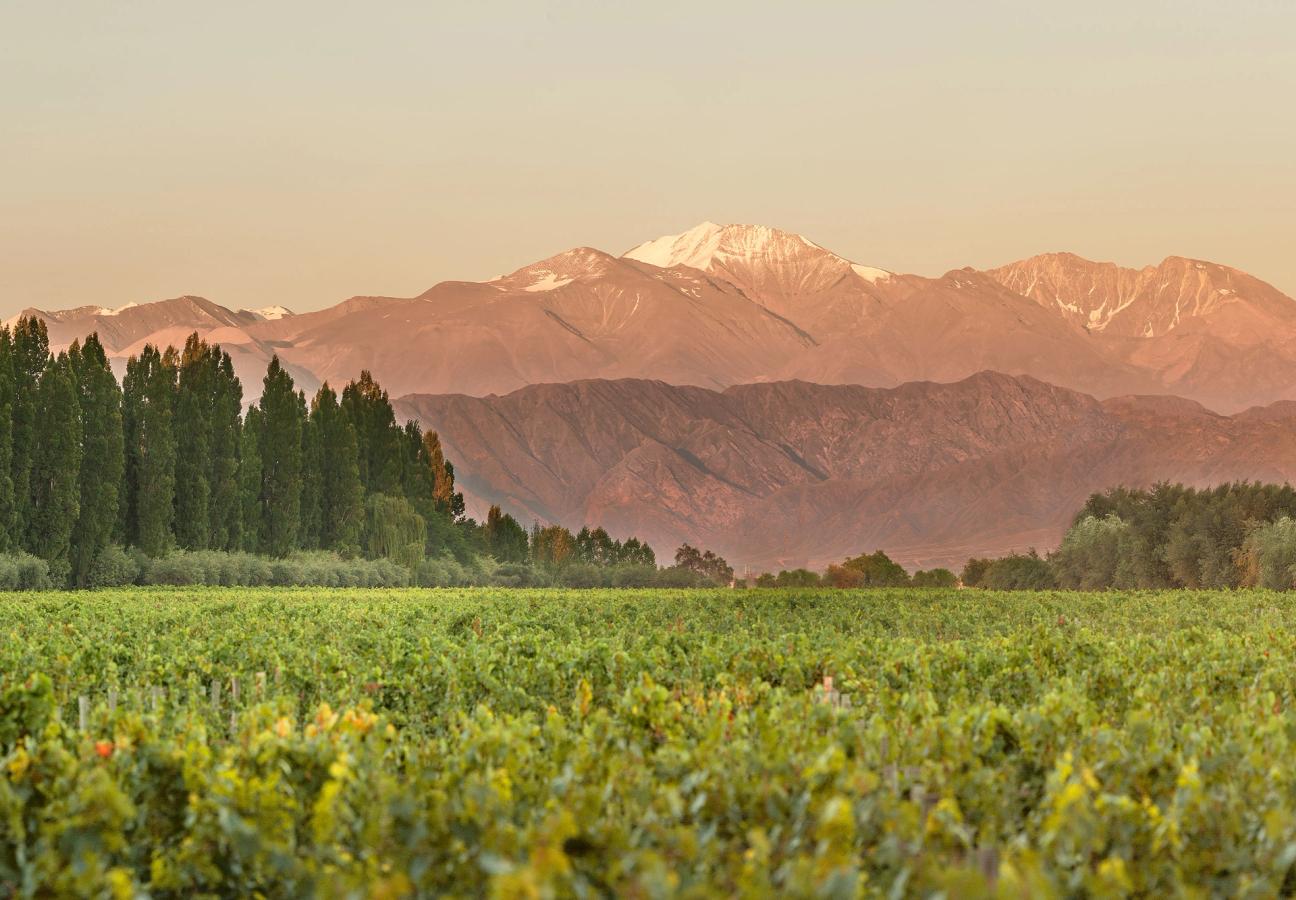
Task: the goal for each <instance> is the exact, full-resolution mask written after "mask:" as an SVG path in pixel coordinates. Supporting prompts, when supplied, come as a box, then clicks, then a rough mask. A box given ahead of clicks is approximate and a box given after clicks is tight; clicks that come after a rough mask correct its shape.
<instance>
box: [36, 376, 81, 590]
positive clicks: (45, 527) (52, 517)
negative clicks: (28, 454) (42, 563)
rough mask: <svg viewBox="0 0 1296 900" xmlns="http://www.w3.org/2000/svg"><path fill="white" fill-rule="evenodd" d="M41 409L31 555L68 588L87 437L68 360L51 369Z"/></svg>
mask: <svg viewBox="0 0 1296 900" xmlns="http://www.w3.org/2000/svg"><path fill="white" fill-rule="evenodd" d="M35 409H36V429H35V433H34V435H33V437H34V440H33V441H32V466H31V472H30V479H29V486H30V490H31V517H30V522H29V526H28V537H27V549H28V550H30V551H31V552H32V553H34V554H35V555H37V556H39V557H41V558H42V559H44V560H46V561H47V562H48V563H49V567H50V577H51V578H53V579H54V581H55V583H56V584H64V583H66V582H67V580H68V575H69V574H70V572H71V562H70V554H71V547H72V530H73V528H74V527H75V525H76V522H77V515H78V512H79V510H80V496H81V494H80V475H81V437H82V435H81V405H80V401H79V400H78V399H77V387H76V376H75V375H74V374H73V372H72V366H71V364H70V363H69V361H68V357H67V354H60V355H59V357H58V359H56V360H51V361H50V362H49V363H48V365H46V367H45V373H44V374H43V375H42V376H41V379H40V384H39V385H38V387H37V390H36V403H35Z"/></svg>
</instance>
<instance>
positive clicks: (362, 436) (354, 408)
mask: <svg viewBox="0 0 1296 900" xmlns="http://www.w3.org/2000/svg"><path fill="white" fill-rule="evenodd" d="M342 411H343V413H344V414H345V415H346V417H347V421H348V422H350V423H351V427H352V428H354V429H355V433H356V449H357V451H358V452H359V462H360V483H361V484H362V485H364V489H365V492H366V493H369V494H392V495H395V494H398V493H400V491H401V471H402V468H403V460H402V448H401V442H400V436H401V431H400V428H399V427H398V426H397V425H396V413H395V412H394V411H393V410H392V405H391V401H390V400H389V399H388V397H387V392H386V391H384V390H383V389H382V388H381V387H379V385H378V382H376V381H374V379H373V376H372V375H371V374H369V372H368V371H363V372H361V373H360V378H359V380H358V381H353V382H351V383H350V384H348V385H347V386H346V387H345V388H343V389H342Z"/></svg>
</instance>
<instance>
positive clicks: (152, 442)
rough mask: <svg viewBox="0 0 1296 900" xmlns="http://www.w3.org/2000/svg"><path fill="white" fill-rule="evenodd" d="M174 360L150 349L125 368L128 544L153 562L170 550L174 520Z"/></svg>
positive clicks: (151, 347)
mask: <svg viewBox="0 0 1296 900" xmlns="http://www.w3.org/2000/svg"><path fill="white" fill-rule="evenodd" d="M175 393H176V355H175V351H174V350H172V349H168V350H167V352H166V354H165V355H164V354H162V353H160V352H158V349H157V348H156V347H154V346H152V345H151V344H150V345H147V346H145V347H144V350H143V351H142V352H141V353H140V355H139V356H138V357H132V358H131V359H130V360H129V361H128V362H127V363H126V378H125V381H124V382H123V388H122V396H123V410H122V412H123V420H124V423H125V431H126V475H125V482H126V498H127V504H126V516H125V527H124V532H125V540H126V541H127V542H128V543H130V544H133V545H134V546H136V547H139V548H140V549H141V550H143V551H144V552H145V553H147V554H148V555H149V556H162V555H164V554H165V553H166V552H167V551H168V550H169V549H170V548H171V547H172V542H173V537H172V531H171V526H172V521H173V519H174V517H175V493H176V483H175V478H176V465H175V460H176V445H175V432H174V430H173V428H172V418H173V413H174V410H173V407H174V403H175Z"/></svg>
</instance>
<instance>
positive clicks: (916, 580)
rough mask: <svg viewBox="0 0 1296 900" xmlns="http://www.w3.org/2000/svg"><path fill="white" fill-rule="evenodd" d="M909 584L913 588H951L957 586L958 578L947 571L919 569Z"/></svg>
mask: <svg viewBox="0 0 1296 900" xmlns="http://www.w3.org/2000/svg"><path fill="white" fill-rule="evenodd" d="M909 583H910V584H912V585H913V586H914V587H923V588H952V587H957V586H958V577H957V576H956V575H955V574H954V573H953V572H951V571H950V570H949V569H927V570H926V571H924V570H922V569H919V570H918V571H917V572H914V573H913V578H911V579H910V580H909Z"/></svg>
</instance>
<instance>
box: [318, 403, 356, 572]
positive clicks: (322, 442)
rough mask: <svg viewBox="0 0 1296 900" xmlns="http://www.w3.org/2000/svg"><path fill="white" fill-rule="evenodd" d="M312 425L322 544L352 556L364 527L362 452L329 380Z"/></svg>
mask: <svg viewBox="0 0 1296 900" xmlns="http://www.w3.org/2000/svg"><path fill="white" fill-rule="evenodd" d="M311 424H312V426H313V428H314V430H315V434H316V436H317V439H318V442H319V456H318V460H317V463H318V466H319V483H320V493H319V497H320V541H319V543H320V546H321V547H323V548H325V549H328V550H335V551H337V552H338V553H341V554H343V555H344V556H351V555H353V554H355V553H357V552H359V549H360V537H361V534H362V533H363V530H364V515H365V512H364V488H363V487H362V486H361V484H360V463H359V451H358V450H357V449H356V436H355V429H354V428H353V427H352V426H351V423H350V422H349V421H347V419H346V416H344V415H343V413H342V409H341V407H340V406H339V405H338V399H337V394H336V393H334V392H333V389H332V388H331V387H329V386H328V384H327V383H326V384H324V385H323V386H322V387H321V388H320V389H319V391H318V393H316V394H315V399H314V401H313V402H312V403H311Z"/></svg>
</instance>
